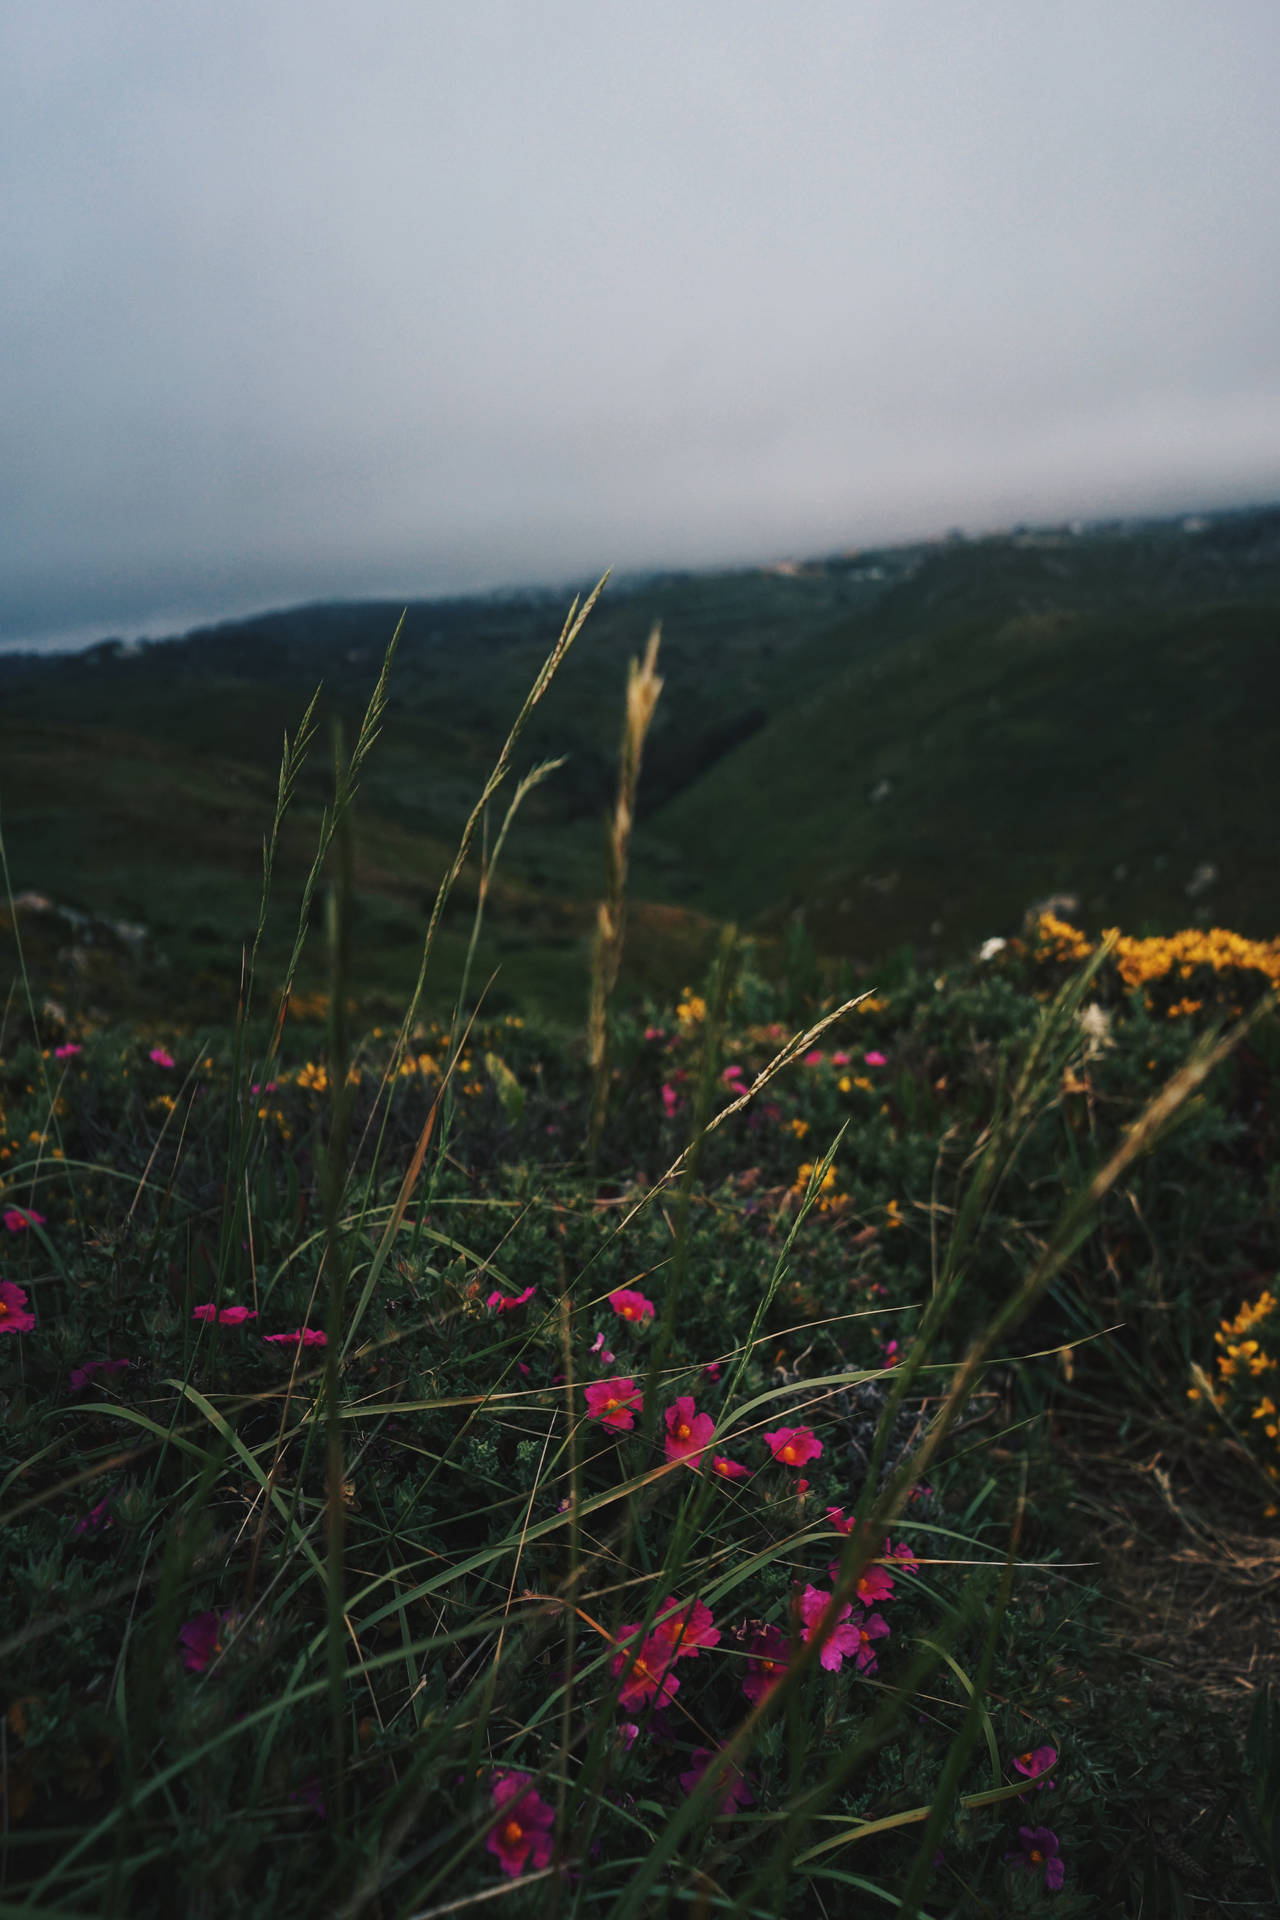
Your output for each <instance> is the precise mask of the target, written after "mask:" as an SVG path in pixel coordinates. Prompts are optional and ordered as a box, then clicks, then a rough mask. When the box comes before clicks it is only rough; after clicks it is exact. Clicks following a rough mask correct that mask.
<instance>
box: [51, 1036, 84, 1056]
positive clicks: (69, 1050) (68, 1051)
mask: <svg viewBox="0 0 1280 1920" xmlns="http://www.w3.org/2000/svg"><path fill="white" fill-rule="evenodd" d="M83 1052H84V1048H83V1047H78V1046H77V1045H76V1043H75V1041H74V1040H68V1041H67V1044H66V1045H65V1046H64V1047H55V1048H54V1050H53V1057H54V1059H55V1060H74V1059H75V1057H76V1055H77V1054H78V1053H83Z"/></svg>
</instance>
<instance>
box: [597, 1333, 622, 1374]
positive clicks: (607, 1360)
mask: <svg viewBox="0 0 1280 1920" xmlns="http://www.w3.org/2000/svg"><path fill="white" fill-rule="evenodd" d="M591 1351H592V1353H594V1354H595V1356H596V1358H597V1359H598V1360H599V1362H600V1365H601V1366H602V1367H611V1366H612V1365H613V1363H614V1361H615V1360H616V1359H617V1357H618V1356H617V1354H616V1353H610V1351H609V1349H608V1347H606V1345H605V1343H604V1335H603V1334H602V1333H598V1334H597V1335H596V1337H595V1339H594V1340H593V1341H592V1342H591Z"/></svg>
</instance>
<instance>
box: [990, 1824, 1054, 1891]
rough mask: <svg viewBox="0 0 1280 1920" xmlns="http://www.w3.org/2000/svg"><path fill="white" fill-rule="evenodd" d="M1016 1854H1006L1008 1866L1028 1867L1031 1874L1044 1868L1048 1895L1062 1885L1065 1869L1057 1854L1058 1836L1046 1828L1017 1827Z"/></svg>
mask: <svg viewBox="0 0 1280 1920" xmlns="http://www.w3.org/2000/svg"><path fill="white" fill-rule="evenodd" d="M1018 1847H1019V1851H1018V1852H1017V1853H1006V1855H1005V1859H1006V1860H1007V1861H1008V1862H1009V1864H1010V1866H1014V1867H1030V1868H1031V1870H1032V1872H1033V1873H1039V1871H1040V1869H1041V1867H1043V1868H1044V1884H1045V1886H1046V1887H1047V1888H1048V1890H1049V1892H1050V1893H1056V1892H1057V1891H1058V1889H1059V1887H1060V1886H1061V1885H1062V1882H1063V1878H1064V1876H1065V1874H1066V1868H1065V1867H1064V1866H1063V1864H1062V1859H1061V1856H1060V1855H1059V1853H1058V1836H1057V1834H1056V1833H1051V1832H1050V1831H1049V1829H1048V1827H1019V1828H1018Z"/></svg>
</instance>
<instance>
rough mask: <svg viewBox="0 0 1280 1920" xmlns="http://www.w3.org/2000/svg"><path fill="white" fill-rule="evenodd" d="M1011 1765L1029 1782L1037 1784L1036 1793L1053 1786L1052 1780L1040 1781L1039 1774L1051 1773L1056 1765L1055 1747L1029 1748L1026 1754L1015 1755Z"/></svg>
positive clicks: (1056, 1754)
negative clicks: (1024, 1775)
mask: <svg viewBox="0 0 1280 1920" xmlns="http://www.w3.org/2000/svg"><path fill="white" fill-rule="evenodd" d="M1013 1764H1014V1766H1015V1767H1016V1768H1017V1770H1018V1772H1019V1773H1025V1774H1026V1776H1027V1778H1028V1779H1029V1780H1035V1781H1038V1782H1039V1785H1038V1787H1037V1789H1036V1790H1037V1792H1041V1791H1043V1789H1044V1788H1045V1787H1051V1786H1053V1784H1054V1783H1053V1781H1052V1780H1042V1779H1041V1778H1040V1776H1041V1774H1045V1773H1051V1772H1052V1771H1053V1769H1054V1768H1055V1767H1056V1766H1057V1764H1058V1749H1057V1748H1056V1747H1031V1748H1029V1749H1028V1751H1027V1752H1026V1753H1015V1754H1014V1756H1013Z"/></svg>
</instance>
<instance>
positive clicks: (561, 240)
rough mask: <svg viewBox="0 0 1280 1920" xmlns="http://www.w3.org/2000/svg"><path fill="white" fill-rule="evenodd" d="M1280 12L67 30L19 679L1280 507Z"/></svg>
mask: <svg viewBox="0 0 1280 1920" xmlns="http://www.w3.org/2000/svg"><path fill="white" fill-rule="evenodd" d="M1278 72H1280V6H1278V5H1277V0H1070V3H1068V0H791V4H788V5H783V4H781V0H767V4H764V3H761V0H612V3H611V0H447V4H446V3H445V0H361V4H360V5H358V6H357V5H356V4H354V0H348V3H347V4H343V5H334V4H330V0H299V3H295V0H247V3H242V0H211V3H210V0H180V3H176V0H134V3H133V4H128V3H126V0H32V3H31V4H26V5H23V4H14V5H11V6H9V7H7V8H5V9H4V11H3V16H2V18H0V645H2V644H4V642H5V640H6V639H7V640H9V641H12V640H15V639H18V638H23V639H28V640H29V639H32V638H35V637H39V636H46V637H48V636H61V637H63V638H64V639H65V638H66V637H67V636H68V635H71V634H79V635H82V636H83V637H84V638H86V639H88V638H95V637H98V636H99V635H101V634H104V633H125V634H135V633H145V632H150V633H155V632H165V631H172V630H174V629H175V628H182V627H186V626H188V625H191V624H193V623H194V622H195V621H196V620H200V619H208V618H211V617H219V616H224V615H230V614H234V613H238V612H244V611H248V610H250V609H252V608H257V607H263V606H268V605H272V604H280V603H287V602H291V601H297V600H302V599H316V598H321V597H327V596H342V597H349V596H357V595H363V594H366V593H370V594H378V595H384V594H389V595H399V594H404V595H410V594H415V595H416V594H424V593H439V592H447V591H455V590H459V589H469V588H472V587H479V586H488V585H499V584H510V583H516V582H523V581H535V580H536V581H552V582H558V581H563V580H566V579H568V578H571V577H578V576H582V575H592V576H594V575H595V574H597V573H599V572H600V571H602V570H603V568H604V567H605V566H606V565H613V566H616V567H619V568H623V569H630V568H640V567H646V566H650V565H654V566H661V565H689V564H707V565H719V564H729V563H734V562H740V561H748V562H751V561H762V562H767V561H771V560H774V559H778V558H781V557H784V556H793V555H805V554H814V553H820V552H827V551H831V550H832V549H835V548H845V547H855V546H859V545H863V544H866V543H868V542H874V541H883V540H886V539H890V538H895V537H901V538H909V537H912V536H916V535H919V534H922V533H933V532H943V531H945V530H946V529H947V528H949V527H952V526H964V527H967V528H970V529H974V530H977V529H982V528H989V527H993V526H999V525H1002V524H1008V523H1009V522H1011V521H1016V520H1022V519H1026V520H1036V519H1048V518H1056V517H1065V516H1074V515H1082V516H1085V517H1090V516H1093V515H1099V514H1106V513H1111V512H1125V511H1145V510H1161V509H1165V508H1168V509H1169V510H1180V509H1182V508H1194V507H1199V506H1211V505H1214V504H1229V503H1238V502H1247V501H1257V500H1263V499H1274V498H1276V497H1280V325H1278V324H1277V322H1278V320H1280V205H1278V202H1280V112H1278V111H1277V105H1276V101H1277V93H1276V84H1277V73H1278Z"/></svg>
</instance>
